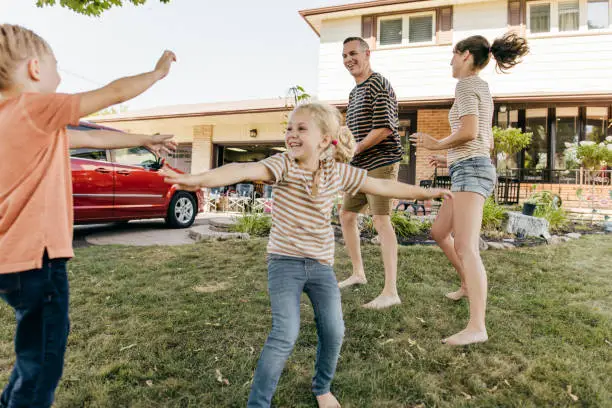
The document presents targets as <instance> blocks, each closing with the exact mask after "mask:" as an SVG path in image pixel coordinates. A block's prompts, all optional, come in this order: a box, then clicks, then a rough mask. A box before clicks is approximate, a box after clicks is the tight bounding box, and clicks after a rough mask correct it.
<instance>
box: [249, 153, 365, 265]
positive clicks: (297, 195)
mask: <svg viewBox="0 0 612 408" xmlns="http://www.w3.org/2000/svg"><path fill="white" fill-rule="evenodd" d="M260 163H262V164H263V165H264V166H266V168H267V169H268V170H270V172H271V173H272V175H273V176H274V180H275V183H274V208H273V210H272V229H271V231H270V238H269V241H268V253H270V254H278V255H287V256H294V257H298V258H311V259H315V260H317V261H319V262H320V263H323V264H326V265H333V263H334V247H335V242H334V231H333V228H332V225H331V214H332V208H333V206H334V201H335V198H336V197H337V196H338V192H339V191H344V192H346V193H348V194H351V195H354V194H356V193H357V192H358V191H359V189H360V188H361V187H362V186H363V184H364V183H365V180H366V177H367V172H366V171H365V170H362V169H358V168H356V167H352V166H349V165H347V164H344V163H336V162H334V161H333V160H326V161H324V162H323V169H322V174H321V178H320V182H319V191H318V194H317V196H316V197H313V196H312V194H311V188H312V181H313V174H314V173H313V172H311V171H307V170H303V169H301V168H299V167H298V165H297V163H296V162H295V160H293V159H292V158H291V157H290V156H289V154H288V153H287V152H285V153H280V154H277V155H274V156H272V157H269V158H267V159H265V160H262V161H261V162H260Z"/></svg>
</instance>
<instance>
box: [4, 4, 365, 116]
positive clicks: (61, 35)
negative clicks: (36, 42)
mask: <svg viewBox="0 0 612 408" xmlns="http://www.w3.org/2000/svg"><path fill="white" fill-rule="evenodd" d="M58 2H59V1H58ZM355 2H356V1H355V0H344V1H343V0H258V1H254V0H225V1H207V0H171V2H170V3H169V4H162V3H160V2H159V1H158V0H148V1H147V3H146V5H144V6H139V7H136V6H132V5H126V6H124V7H122V8H113V9H111V10H109V11H107V12H106V13H105V14H103V15H102V16H101V17H98V18H96V17H87V16H81V15H78V14H76V13H74V12H73V11H71V10H68V9H64V8H61V7H60V6H55V7H45V8H38V7H36V6H35V3H36V0H0V23H10V24H19V25H23V26H25V27H27V28H29V29H31V30H33V31H35V32H36V33H37V34H39V35H41V36H42V37H43V38H44V39H45V40H47V42H48V43H49V44H50V45H51V47H52V48H53V51H54V52H55V56H56V58H57V60H58V62H59V64H58V66H59V69H60V74H61V76H62V83H61V84H60V87H59V89H58V91H59V92H68V93H71V92H80V91H85V90H89V89H94V88H97V87H100V86H102V85H105V84H106V83H108V82H110V81H112V80H114V79H116V78H119V77H122V76H126V75H133V74H138V73H141V72H145V71H149V70H151V69H153V68H154V67H155V63H156V62H157V59H158V58H159V56H160V55H161V54H162V52H163V50H165V49H170V50H172V51H174V52H175V53H176V54H177V58H178V61H177V63H176V64H175V65H174V66H173V68H172V70H171V72H170V75H169V76H168V77H167V78H165V79H164V80H163V81H161V82H159V83H157V84H156V85H154V86H153V88H151V89H150V90H149V91H147V92H145V93H144V94H143V95H141V96H139V97H137V98H135V99H133V100H131V101H129V102H127V103H126V105H127V107H128V110H129V111H135V110H139V109H144V108H149V107H155V106H167V105H176V104H189V103H208V102H216V101H238V100H245V99H267V98H276V97H284V96H285V95H286V93H287V90H288V89H289V87H291V86H293V85H301V86H303V87H304V88H305V90H306V91H307V92H308V93H310V94H312V95H316V93H317V82H318V79H317V67H318V51H319V38H318V36H317V35H316V34H315V32H314V31H313V30H312V29H311V28H310V27H309V26H308V24H307V23H306V22H305V21H304V20H303V19H302V17H301V16H300V15H299V14H298V11H299V10H304V9H310V8H318V7H324V6H331V5H337V4H346V3H355ZM338 64H342V60H341V57H340V56H338Z"/></svg>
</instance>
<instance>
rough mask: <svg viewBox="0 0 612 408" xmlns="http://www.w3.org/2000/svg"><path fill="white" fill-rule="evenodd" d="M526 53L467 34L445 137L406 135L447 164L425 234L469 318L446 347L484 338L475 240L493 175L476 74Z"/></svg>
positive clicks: (510, 42) (515, 44) (522, 45)
mask: <svg viewBox="0 0 612 408" xmlns="http://www.w3.org/2000/svg"><path fill="white" fill-rule="evenodd" d="M528 52H529V48H528V46H527V41H526V40H525V39H523V38H521V37H519V36H517V35H516V34H512V33H508V34H506V35H504V36H503V37H501V38H498V39H496V40H495V41H494V42H493V45H489V42H488V41H487V39H486V38H484V37H482V36H479V35H477V36H472V37H469V38H466V39H465V40H462V41H460V42H458V43H457V45H456V46H455V49H454V51H453V58H452V60H451V66H452V70H453V77H454V78H456V79H458V82H457V86H456V88H455V102H454V104H453V106H452V108H451V110H450V112H449V121H450V124H451V131H452V133H451V135H450V136H448V137H446V138H444V139H440V140H437V139H435V138H433V137H431V136H430V135H428V134H424V133H415V134H414V135H412V136H411V139H412V141H413V142H415V143H416V144H417V147H423V148H425V149H428V150H448V151H447V156H446V157H445V156H440V155H434V156H431V157H430V163H431V164H432V165H434V166H445V165H448V168H449V172H450V176H451V182H452V191H453V192H454V193H455V194H454V199H453V200H449V201H445V202H444V203H443V204H442V207H441V208H440V212H439V213H438V217H437V218H436V221H435V222H434V224H433V226H432V229H431V235H432V237H433V239H435V240H436V242H437V243H438V245H439V246H440V248H442V250H443V251H444V253H445V254H446V256H447V257H448V259H449V260H450V262H451V263H452V265H453V266H454V267H455V269H456V270H457V273H458V274H459V276H460V278H461V287H460V288H459V290H457V291H455V292H451V293H448V294H447V295H446V296H447V297H448V298H449V299H452V300H459V299H461V298H462V297H464V296H467V297H468V300H469V303H470V320H469V322H468V324H467V327H466V328H465V329H464V330H462V331H460V332H459V333H457V334H455V335H453V336H451V337H449V338H447V339H444V340H442V342H443V343H446V344H449V345H465V344H471V343H480V342H484V341H486V340H487V339H488V336H487V330H486V327H485V309H486V302H487V276H486V271H485V269H484V265H483V264H482V260H481V259H480V252H479V249H478V241H479V238H480V226H481V223H482V210H483V206H484V202H485V199H486V198H487V197H488V196H489V195H491V193H492V192H493V189H494V187H495V181H496V171H495V167H494V166H493V164H492V163H491V158H490V151H491V150H492V147H493V133H492V130H491V125H492V119H493V99H492V97H491V93H490V91H489V85H488V84H487V82H486V81H485V80H483V79H482V78H480V77H479V76H478V74H479V73H480V71H481V70H482V69H484V68H485V67H486V66H487V64H488V63H489V60H490V58H491V56H493V58H494V59H495V63H496V69H497V71H500V72H503V73H505V72H506V71H507V70H509V69H510V68H512V67H513V66H515V65H516V64H518V63H519V62H521V58H522V57H523V56H525V55H526V54H527V53H528Z"/></svg>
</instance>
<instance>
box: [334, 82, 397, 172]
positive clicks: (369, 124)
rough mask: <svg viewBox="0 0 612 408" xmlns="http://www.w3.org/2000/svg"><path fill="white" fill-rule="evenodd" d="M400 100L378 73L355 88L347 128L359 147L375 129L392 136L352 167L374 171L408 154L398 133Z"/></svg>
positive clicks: (348, 109)
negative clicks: (386, 131)
mask: <svg viewBox="0 0 612 408" xmlns="http://www.w3.org/2000/svg"><path fill="white" fill-rule="evenodd" d="M397 111H398V108H397V99H396V97H395V92H393V88H391V84H390V83H389V81H387V79H386V78H385V77H383V76H382V75H380V74H379V73H376V72H374V73H373V74H372V75H370V77H369V78H368V79H366V80H365V81H363V82H362V83H360V84H358V85H357V86H355V88H353V90H352V91H351V93H350V95H349V101H348V106H347V109H346V125H347V126H348V128H349V129H350V131H351V133H352V134H353V136H354V137H355V141H356V142H357V143H359V142H361V141H362V140H363V139H365V138H366V136H367V135H368V133H370V132H371V131H372V130H373V129H383V128H387V129H391V131H392V133H391V134H390V135H389V136H388V137H387V138H386V139H384V140H383V141H382V142H380V143H378V144H377V145H375V146H372V147H370V148H369V149H367V150H365V151H363V152H361V153H359V154H358V155H356V156H355V157H353V160H352V161H351V165H353V166H355V167H359V168H361V169H366V170H373V169H376V168H378V167H383V166H388V165H390V164H393V163H396V162H398V161H400V160H401V159H402V155H403V154H404V151H403V149H402V143H401V141H400V136H399V133H398V127H399V118H398V113H397Z"/></svg>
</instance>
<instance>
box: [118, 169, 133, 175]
mask: <svg viewBox="0 0 612 408" xmlns="http://www.w3.org/2000/svg"><path fill="white" fill-rule="evenodd" d="M131 173H132V172H131V171H129V170H117V174H123V175H124V176H129V175H130V174H131Z"/></svg>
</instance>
